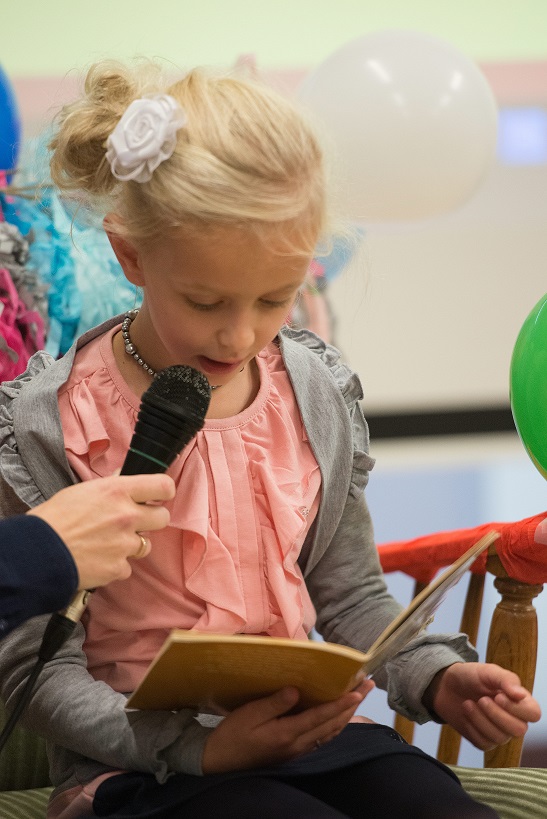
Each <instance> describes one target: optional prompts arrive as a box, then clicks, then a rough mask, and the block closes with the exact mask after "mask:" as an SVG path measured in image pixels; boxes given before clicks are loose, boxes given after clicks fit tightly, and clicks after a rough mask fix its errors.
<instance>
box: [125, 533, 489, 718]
mask: <svg viewBox="0 0 547 819" xmlns="http://www.w3.org/2000/svg"><path fill="white" fill-rule="evenodd" d="M498 537H499V534H498V533H497V532H490V533H488V534H487V535H485V536H484V537H483V538H481V540H479V541H478V542H477V543H476V544H474V546H472V547H471V548H470V549H468V551H467V552H465V554H463V555H462V556H461V557H460V558H458V560H457V561H455V562H454V563H453V564H452V565H451V566H450V567H449V568H448V569H446V570H445V571H444V572H442V573H441V574H439V575H438V577H436V578H434V580H432V582H431V583H430V584H429V585H428V586H427V587H426V588H425V589H424V590H423V591H422V592H420V594H418V595H417V596H416V597H415V598H414V600H412V602H411V603H410V604H409V605H408V606H407V608H406V609H404V610H403V611H402V612H401V613H400V614H399V615H398V616H397V617H396V618H395V619H394V620H393V621H392V623H391V624H390V625H389V626H388V627H387V628H386V629H385V630H384V631H383V632H382V634H380V636H379V637H378V639H377V640H376V641H375V642H374V644H373V645H372V646H371V647H370V649H369V650H368V651H367V652H366V653H365V652H362V651H358V650H357V649H354V648H349V647H347V646H342V645H338V644H335V643H328V642H321V641H314V640H291V639H289V638H279V637H258V636H253V635H246V634H212V633H209V632H198V631H193V630H190V631H185V630H183V629H173V630H172V631H171V633H170V634H169V636H168V638H167V640H166V641H165V643H164V645H163V647H162V648H161V649H160V651H159V652H158V655H157V656H156V658H155V659H154V660H153V662H152V663H151V665H150V667H149V669H148V671H147V672H146V675H145V677H144V678H143V680H142V682H141V683H140V685H139V686H138V687H137V689H136V690H135V691H134V692H133V694H132V695H131V696H130V697H129V699H128V701H127V705H126V707H127V708H135V709H145V710H146V709H151V710H169V711H176V710H179V709H180V708H197V709H199V710H201V711H211V712H213V713H225V712H227V711H231V710H233V709H234V708H237V707H238V706H240V705H243V704H244V703H245V702H249V701H250V700H253V699H258V698H260V697H265V696H268V695H269V694H273V693H274V692H275V691H278V690H279V689H280V688H283V687H284V686H287V685H291V686H296V688H298V689H299V690H300V694H301V698H300V700H299V703H298V706H299V708H300V709H302V708H307V707H309V706H310V705H316V704H318V703H320V702H326V701H329V700H334V699H336V698H337V697H340V696H341V695H342V694H343V693H345V692H346V691H350V690H351V689H352V688H354V687H355V685H356V684H357V681H358V678H359V675H361V674H362V673H365V674H366V675H367V676H373V675H374V674H375V672H376V671H378V669H379V668H380V667H381V666H382V665H383V664H384V663H385V662H386V661H387V660H389V659H390V658H391V657H393V656H394V655H395V654H397V653H398V652H399V651H401V650H402V649H403V648H404V646H405V645H406V644H407V643H408V642H409V641H410V640H412V639H413V638H414V637H416V636H417V635H418V634H419V633H420V631H422V629H424V628H425V627H426V626H427V625H428V623H429V622H430V621H431V619H432V616H433V613H434V612H435V610H436V609H437V608H438V606H439V605H440V603H441V602H442V600H443V599H444V597H445V595H446V593H447V592H448V590H449V589H451V588H452V587H453V586H454V585H455V584H456V583H457V582H458V581H459V580H460V578H461V577H462V575H463V574H464V573H465V572H466V571H467V570H468V568H469V567H470V566H471V564H472V563H473V562H474V561H475V560H476V558H477V557H478V556H479V554H480V553H481V552H482V551H483V550H484V549H486V548H488V546H490V544H492V543H493V542H494V541H495V540H496V539H497V538H498Z"/></svg>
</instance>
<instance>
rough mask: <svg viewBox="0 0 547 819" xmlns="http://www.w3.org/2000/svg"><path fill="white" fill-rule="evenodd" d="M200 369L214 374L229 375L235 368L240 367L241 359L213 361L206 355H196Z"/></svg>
mask: <svg viewBox="0 0 547 819" xmlns="http://www.w3.org/2000/svg"><path fill="white" fill-rule="evenodd" d="M198 361H199V363H200V366H201V369H202V370H203V371H204V372H205V373H213V374H214V375H229V374H230V373H232V372H234V371H235V370H237V369H241V364H242V362H241V361H215V360H214V359H212V358H207V356H204V355H200V356H198Z"/></svg>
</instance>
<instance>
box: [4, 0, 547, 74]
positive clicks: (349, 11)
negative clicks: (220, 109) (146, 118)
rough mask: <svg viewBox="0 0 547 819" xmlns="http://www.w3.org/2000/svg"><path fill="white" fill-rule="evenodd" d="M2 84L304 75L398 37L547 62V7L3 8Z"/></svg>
mask: <svg viewBox="0 0 547 819" xmlns="http://www.w3.org/2000/svg"><path fill="white" fill-rule="evenodd" d="M0 6H1V7H2V8H1V19H2V32H3V37H2V48H1V50H0V63H1V64H2V66H3V67H4V69H5V71H7V72H8V75H11V76H35V75H58V74H64V73H65V72H67V71H71V70H73V69H80V68H82V67H83V66H85V65H87V64H88V63H90V62H93V61H94V60H96V59H100V58H102V57H104V56H114V57H120V58H128V57H132V56H134V55H135V54H139V53H140V54H145V55H147V56H151V55H154V56H158V57H161V58H166V59H168V60H171V61H173V62H174V63H175V64H176V66H177V67H182V68H189V67H191V66H193V65H196V64H209V65H217V66H229V65H231V64H232V63H233V62H234V61H235V60H236V59H237V57H238V56H240V55H241V54H246V53H254V54H255V55H256V57H257V61H258V65H259V67H261V68H265V69H269V68H273V69H279V68H284V67H290V68H310V67H313V66H314V65H316V64H318V63H320V62H321V61H322V60H323V59H324V58H325V57H327V56H328V55H329V54H330V53H331V52H332V51H334V50H335V49H336V48H338V47H339V46H341V45H343V44H344V43H345V42H347V41H349V40H351V39H353V38H355V37H357V36H359V35H361V34H365V33H366V32H369V31H377V30H380V29H385V28H404V29H413V30H419V31H423V32H428V33H430V34H432V35H434V36H437V37H441V38H443V39H445V40H448V41H450V42H451V43H452V44H453V45H455V46H456V47H458V48H460V49H461V50H462V51H464V52H465V53H467V54H468V55H469V56H471V57H473V58H474V59H476V60H479V61H481V60H482V61H514V60H543V59H547V0H452V1H449V0H254V2H253V0H230V2H228V0H226V1H224V0H153V1H152V2H145V0H92V1H91V2H85V3H84V2H78V0H71V2H68V0H26V1H25V0H0Z"/></svg>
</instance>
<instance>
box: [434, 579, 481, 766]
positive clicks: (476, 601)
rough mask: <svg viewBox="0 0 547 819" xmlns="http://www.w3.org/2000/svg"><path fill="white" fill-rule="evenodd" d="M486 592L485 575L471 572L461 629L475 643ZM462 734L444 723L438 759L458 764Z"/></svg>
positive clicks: (446, 762)
mask: <svg viewBox="0 0 547 819" xmlns="http://www.w3.org/2000/svg"><path fill="white" fill-rule="evenodd" d="M483 594H484V575H483V574H471V576H470V578H469V585H468V587H467V594H466V597H465V604H464V608H463V614H462V619H461V623H460V631H463V633H464V634H467V636H468V637H469V640H470V641H471V642H472V643H473V645H476V644H477V636H478V633H479V623H480V617H481V608H482V598H483ZM461 741H462V738H461V735H460V734H458V732H457V731H456V730H455V729H454V728H452V726H451V725H443V727H442V728H441V734H440V737H439V745H438V747H437V759H439V760H440V761H441V762H444V763H445V765H456V764H457V763H458V757H459V755H460V745H461Z"/></svg>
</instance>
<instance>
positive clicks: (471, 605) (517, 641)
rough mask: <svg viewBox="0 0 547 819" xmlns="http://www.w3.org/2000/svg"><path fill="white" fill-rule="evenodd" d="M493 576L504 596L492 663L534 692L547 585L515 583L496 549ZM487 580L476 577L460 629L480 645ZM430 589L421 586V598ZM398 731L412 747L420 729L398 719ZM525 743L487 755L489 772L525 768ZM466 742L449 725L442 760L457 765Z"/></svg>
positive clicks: (493, 632)
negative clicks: (541, 602) (540, 605)
mask: <svg viewBox="0 0 547 819" xmlns="http://www.w3.org/2000/svg"><path fill="white" fill-rule="evenodd" d="M486 568H487V572H488V573H490V574H492V575H493V576H494V586H495V587H496V589H497V590H498V592H499V593H500V595H501V600H500V601H499V602H498V604H497V606H496V608H495V610H494V612H493V614H492V620H491V622H490V630H489V633H488V644H487V650H486V658H485V659H486V662H489V663H497V664H498V665H501V666H502V667H503V668H508V669H509V670H511V671H514V672H515V673H516V674H518V675H519V677H520V679H521V682H522V684H523V685H524V686H525V687H526V688H528V689H529V690H530V691H532V689H533V686H534V678H535V673H536V659H537V649H538V623H537V613H536V609H535V606H534V603H533V600H534V598H535V597H537V595H538V594H540V592H541V591H542V590H543V586H542V585H531V584H529V583H522V582H520V581H519V580H514V579H513V578H511V577H509V575H508V574H507V572H506V571H505V569H504V568H503V565H502V563H501V561H500V559H499V557H498V555H497V553H496V549H495V544H493V545H492V546H490V548H489V552H488V560H487V564H486ZM484 581H485V575H481V574H473V573H471V574H470V580H469V586H468V589H467V596H466V599H465V604H464V609H463V614H462V619H461V623H460V629H461V631H463V632H464V633H465V634H467V635H468V636H469V639H470V641H471V642H472V643H476V641H477V634H478V630H479V621H480V617H481V609H482V599H483V592H484ZM424 585H425V584H422V583H418V582H417V583H416V586H415V594H418V593H419V592H420V591H421V590H422V589H423V588H424ZM395 728H396V729H397V731H399V733H400V734H401V735H402V736H403V737H404V738H405V739H406V740H407V742H412V740H413V737H414V723H412V722H411V721H410V720H408V719H406V718H405V717H403V716H401V715H400V714H397V715H396V717H395ZM523 741H524V738H523V737H515V738H514V739H512V740H510V741H509V742H507V743H506V744H505V745H500V746H498V747H497V748H494V749H493V750H491V751H487V752H486V753H485V754H484V767H485V768H512V767H518V766H519V765H520V760H521V756H522V745H523ZM460 743H461V736H460V735H459V734H458V733H457V731H455V730H454V729H453V728H452V727H451V726H449V725H443V727H442V729H441V734H440V738H439V745H438V748H437V758H438V759H439V760H440V761H441V762H444V763H445V764H447V765H456V764H457V762H458V756H459V751H460Z"/></svg>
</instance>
